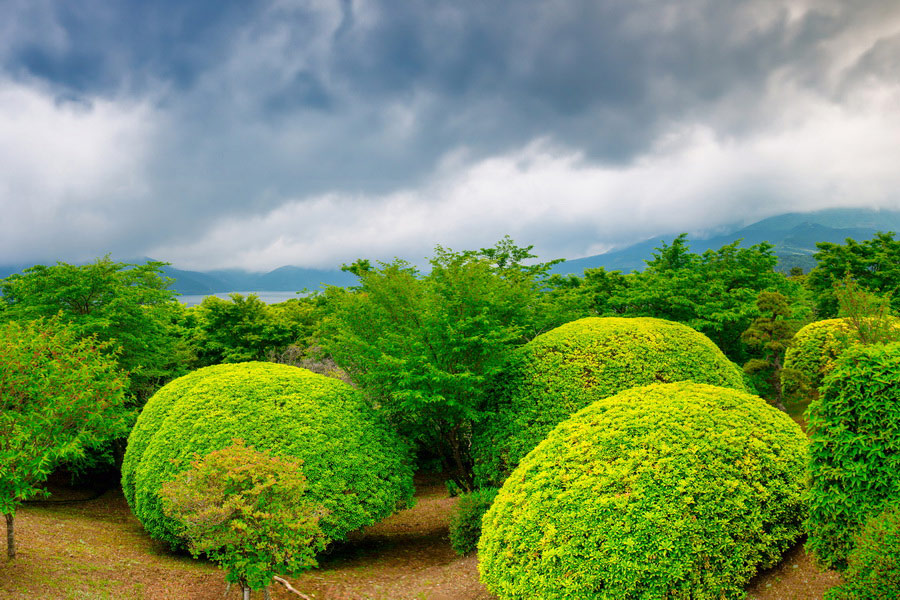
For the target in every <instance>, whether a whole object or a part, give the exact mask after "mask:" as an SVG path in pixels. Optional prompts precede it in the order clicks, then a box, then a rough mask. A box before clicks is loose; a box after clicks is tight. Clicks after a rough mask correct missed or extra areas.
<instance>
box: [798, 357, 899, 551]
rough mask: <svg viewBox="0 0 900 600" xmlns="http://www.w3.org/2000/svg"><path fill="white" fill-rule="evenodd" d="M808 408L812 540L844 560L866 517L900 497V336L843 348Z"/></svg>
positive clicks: (812, 545) (819, 548)
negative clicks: (897, 340) (899, 339)
mask: <svg viewBox="0 0 900 600" xmlns="http://www.w3.org/2000/svg"><path fill="white" fill-rule="evenodd" d="M807 415H808V418H809V425H810V427H811V430H812V433H811V436H810V440H811V459H810V468H809V470H810V477H811V480H812V486H811V490H810V494H809V498H810V499H809V505H810V506H809V510H810V512H809V520H808V522H807V529H808V532H809V542H808V547H809V548H810V549H811V550H812V551H813V552H815V554H816V555H817V557H818V558H819V560H820V561H821V563H822V564H823V565H826V566H829V567H838V568H843V567H844V566H846V561H847V555H848V554H849V552H850V550H851V548H852V546H853V536H854V534H856V533H857V532H858V531H859V529H860V527H861V526H862V525H863V523H864V522H865V520H866V518H868V517H869V516H872V515H874V514H877V513H878V512H880V511H881V510H882V509H883V508H884V506H885V503H886V502H889V501H892V500H895V499H896V498H898V497H900V343H895V344H889V345H874V346H855V347H853V348H850V349H848V350H847V351H845V352H844V353H843V354H842V355H841V356H840V357H839V358H838V359H837V361H835V364H834V369H833V371H832V372H831V374H829V375H828V376H827V377H826V378H825V384H824V387H823V388H822V393H821V396H820V397H819V398H818V399H816V400H814V401H813V403H812V404H811V405H810V407H809V410H808V412H807Z"/></svg>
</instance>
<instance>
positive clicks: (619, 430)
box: [478, 383, 807, 600]
mask: <svg viewBox="0 0 900 600" xmlns="http://www.w3.org/2000/svg"><path fill="white" fill-rule="evenodd" d="M806 450H807V439H806V436H805V435H804V434H803V432H802V431H801V430H800V427H799V426H798V425H797V424H796V423H794V422H793V421H792V420H791V419H790V418H789V417H788V416H787V415H786V414H784V413H782V412H781V411H779V410H777V409H775V408H774V407H772V406H770V405H769V404H767V403H766V402H765V401H764V400H762V399H761V398H759V397H757V396H751V395H750V394H747V393H745V392H739V391H736V390H729V389H725V388H720V387H714V386H709V385H701V384H695V383H672V384H658V385H650V386H646V387H640V388H633V389H630V390H627V391H624V392H621V393H619V394H618V395H616V396H613V397H611V398H606V399H603V400H599V401H597V402H594V403H593V404H591V405H590V406H588V407H587V408H585V409H583V410H582V411H580V412H578V413H576V414H575V415H573V416H572V417H571V418H569V419H567V420H566V421H563V422H562V423H560V424H559V425H558V426H557V427H556V428H555V429H554V430H553V431H552V432H551V433H550V435H549V436H548V437H547V439H546V440H544V441H543V442H541V444H540V445H538V447H537V448H535V449H534V450H533V451H532V452H531V453H529V454H528V456H526V457H525V459H524V460H523V461H522V463H521V464H520V465H519V466H518V468H517V469H516V470H515V471H514V472H513V473H512V474H511V475H510V477H509V478H508V479H507V481H506V483H505V484H504V485H503V487H502V488H501V489H500V492H499V494H498V495H497V498H496V500H495V501H494V503H493V505H492V506H491V508H490V510H488V512H487V513H486V514H485V516H484V520H483V531H482V535H481V540H480V541H479V543H478V557H479V570H480V572H481V579H482V582H483V583H484V584H485V585H486V586H487V588H488V589H489V590H490V591H491V592H492V593H494V594H496V595H497V596H499V597H500V598H501V599H502V600H510V599H519V598H521V599H525V598H528V599H532V598H540V599H542V600H547V599H557V598H558V599H563V598H564V599H566V600H582V599H583V600H588V599H590V600H595V599H596V600H632V599H641V600H656V599H659V598H667V599H669V600H675V599H681V600H688V599H690V600H721V599H723V598H742V597H743V595H744V591H743V588H744V585H745V584H746V582H747V581H748V580H749V579H750V578H751V577H752V576H753V575H754V574H755V573H756V571H757V570H758V569H759V568H766V567H769V566H771V565H773V564H774V563H775V562H777V561H778V560H779V558H780V556H781V554H782V553H783V552H784V551H785V550H786V549H787V548H789V547H790V545H791V544H792V543H793V542H794V540H796V539H797V537H798V536H800V534H801V527H800V524H801V521H802V518H803V513H804V507H803V501H802V494H803V488H804V463H805V458H806Z"/></svg>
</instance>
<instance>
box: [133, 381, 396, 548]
mask: <svg viewBox="0 0 900 600" xmlns="http://www.w3.org/2000/svg"><path fill="white" fill-rule="evenodd" d="M234 439H241V440H243V442H244V443H246V444H247V445H248V446H252V447H254V448H255V449H256V450H258V451H265V452H269V453H271V454H273V455H277V456H285V457H291V458H294V459H300V460H301V461H302V469H303V474H304V475H305V476H306V478H307V480H308V482H309V488H308V492H307V493H308V496H309V499H310V501H311V502H313V503H315V504H317V505H318V506H320V507H321V508H322V509H323V512H324V514H323V516H322V517H321V519H320V521H319V525H320V526H321V529H322V531H323V534H324V536H325V538H326V539H327V540H336V539H341V538H343V537H344V536H345V535H346V534H347V533H348V532H350V531H352V530H355V529H358V528H360V527H363V526H365V525H369V524H371V523H374V522H376V521H378V520H380V519H382V518H384V517H386V516H387V515H389V514H391V513H392V512H393V511H394V510H396V509H397V508H398V507H400V506H403V505H405V504H407V503H408V502H409V501H410V499H411V498H412V493H413V485H412V467H411V462H410V460H409V457H408V448H407V447H406V446H405V444H404V443H403V442H402V441H401V440H400V439H399V438H398V437H397V436H396V435H395V434H394V433H393V432H392V431H391V430H390V429H389V428H388V427H387V426H386V425H385V424H384V423H382V422H381V421H380V420H379V418H378V417H377V415H376V414H375V413H374V412H373V411H372V410H371V409H370V408H369V407H368V406H367V405H366V404H365V402H364V400H363V398H362V396H361V395H360V393H359V392H357V391H356V390H354V389H353V388H352V387H350V386H349V385H347V384H346V383H343V382H342V381H338V380H336V379H331V378H328V377H324V376H322V375H316V374H314V373H312V372H310V371H307V370H306V369H301V368H298V367H292V366H287V365H279V364H273V363H240V364H228V365H217V366H213V367H207V368H205V369H200V370H199V371H196V372H194V373H191V374H189V375H186V376H184V377H181V378H179V379H176V380H174V381H172V382H171V383H169V384H168V385H166V386H164V387H163V388H162V389H160V390H159V391H158V392H157V393H156V394H155V395H154V396H153V397H152V398H151V399H150V401H149V402H147V405H146V407H145V408H144V410H143V412H142V413H141V415H140V416H139V417H138V420H137V423H136V425H135V427H134V430H133V431H132V434H131V436H130V438H129V440H128V449H127V451H126V453H125V460H124V463H123V465H122V487H123V490H124V492H125V497H126V499H127V500H128V503H129V504H130V505H131V508H132V510H133V512H134V514H135V516H137V518H138V519H139V520H140V521H141V523H143V525H144V527H145V528H146V529H147V531H148V532H149V533H150V534H151V535H152V536H153V537H155V538H158V539H161V540H165V541H167V542H169V543H170V544H172V545H179V544H180V542H181V541H180V539H179V536H178V534H177V532H178V527H177V525H176V524H175V523H174V522H173V521H171V520H170V519H168V518H167V517H166V516H165V515H164V514H163V509H162V505H161V501H160V497H159V490H160V488H161V487H162V485H163V484H164V483H165V482H167V481H171V480H173V479H174V478H175V477H176V476H177V475H178V474H179V473H180V472H182V471H184V470H185V469H187V468H188V467H189V466H190V462H191V460H192V459H193V458H195V456H196V455H199V456H205V455H207V454H209V453H211V452H213V451H217V450H221V449H223V448H225V447H226V446H229V445H230V444H231V443H232V440H234Z"/></svg>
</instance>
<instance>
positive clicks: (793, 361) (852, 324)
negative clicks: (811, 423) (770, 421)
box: [782, 316, 900, 403]
mask: <svg viewBox="0 0 900 600" xmlns="http://www.w3.org/2000/svg"><path fill="white" fill-rule="evenodd" d="M877 320H878V321H879V322H878V323H874V322H872V320H870V319H867V318H856V319H849V318H840V319H826V320H825V321H816V322H814V323H810V324H808V325H806V326H804V327H803V328H801V329H800V330H799V331H798V332H797V334H796V335H795V336H794V339H793V341H792V342H791V346H790V348H788V351H787V352H786V353H785V357H784V370H783V372H782V390H783V393H784V397H785V399H786V400H789V401H792V402H799V403H804V402H808V401H809V400H810V399H814V398H815V397H817V396H818V395H819V388H820V387H821V386H822V383H823V381H824V380H825V378H826V377H827V376H828V374H829V373H831V371H832V370H833V369H834V364H835V361H836V360H837V358H838V357H839V356H840V355H841V354H842V353H843V352H845V351H846V350H847V349H848V348H850V347H852V346H855V345H857V344H860V343H861V340H860V332H861V331H862V335H864V336H866V338H867V339H881V340H889V339H891V338H892V337H893V335H896V334H898V333H900V319H897V318H896V317H892V316H886V317H883V318H878V319H877ZM861 328H862V329H861ZM888 330H893V332H894V333H893V334H888V333H886V332H887V331H888ZM876 332H882V333H876Z"/></svg>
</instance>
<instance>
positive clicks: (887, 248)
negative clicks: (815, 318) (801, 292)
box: [808, 232, 900, 317]
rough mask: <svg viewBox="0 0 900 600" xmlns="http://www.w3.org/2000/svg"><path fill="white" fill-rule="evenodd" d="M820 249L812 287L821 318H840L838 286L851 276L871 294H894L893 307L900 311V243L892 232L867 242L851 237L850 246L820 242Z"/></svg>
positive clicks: (848, 240)
mask: <svg viewBox="0 0 900 600" xmlns="http://www.w3.org/2000/svg"><path fill="white" fill-rule="evenodd" d="M816 247H817V248H819V251H818V252H817V253H816V254H815V255H814V257H815V259H816V261H818V262H817V265H816V268H815V269H813V270H812V271H810V273H809V277H808V284H809V286H810V288H811V289H812V290H813V292H814V293H815V294H816V301H817V304H818V310H819V314H820V315H821V316H832V317H833V316H836V315H837V312H838V301H837V297H836V296H835V293H834V290H835V286H836V284H838V283H840V282H841V281H842V280H844V278H845V277H847V276H849V277H850V278H851V279H853V280H854V281H855V282H856V283H858V284H859V285H860V286H861V287H863V288H864V289H866V290H868V291H870V292H874V293H876V294H879V295H882V296H883V295H890V296H891V301H890V302H891V307H892V308H893V310H894V311H895V312H900V240H895V239H894V234H893V233H892V232H888V233H878V234H877V235H876V236H875V237H874V238H872V239H871V240H866V241H864V242H856V241H854V240H852V239H850V238H848V239H847V242H846V244H832V243H830V242H820V243H818V244H816Z"/></svg>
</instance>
